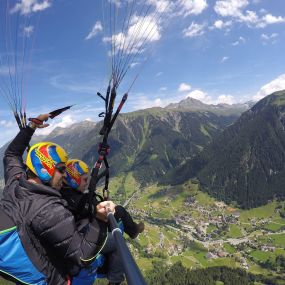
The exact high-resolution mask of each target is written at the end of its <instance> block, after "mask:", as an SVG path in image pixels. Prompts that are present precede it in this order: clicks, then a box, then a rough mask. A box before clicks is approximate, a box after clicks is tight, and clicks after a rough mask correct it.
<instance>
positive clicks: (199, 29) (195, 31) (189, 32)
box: [183, 22, 205, 38]
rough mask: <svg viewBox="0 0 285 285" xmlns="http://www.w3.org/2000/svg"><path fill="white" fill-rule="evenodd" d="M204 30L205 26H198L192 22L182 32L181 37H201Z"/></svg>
mask: <svg viewBox="0 0 285 285" xmlns="http://www.w3.org/2000/svg"><path fill="white" fill-rule="evenodd" d="M204 28H205V24H201V25H199V24H197V23H195V22H192V23H191V25H190V26H189V27H188V28H186V29H184V30H183V35H184V37H186V38H193V37H198V36H202V35H203V34H204V33H205V31H204Z"/></svg>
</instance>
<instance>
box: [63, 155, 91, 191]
mask: <svg viewBox="0 0 285 285" xmlns="http://www.w3.org/2000/svg"><path fill="white" fill-rule="evenodd" d="M88 173H89V167H88V165H87V164H86V163H85V162H83V161H82V160H79V159H69V160H68V161H67V163H66V177H65V181H66V183H67V184H68V185H69V186H70V187H72V188H73V189H77V188H78V187H79V185H80V183H81V176H82V175H83V174H88Z"/></svg>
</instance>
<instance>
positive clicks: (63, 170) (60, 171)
mask: <svg viewBox="0 0 285 285" xmlns="http://www.w3.org/2000/svg"><path fill="white" fill-rule="evenodd" d="M55 168H56V169H57V171H58V172H59V173H61V174H65V172H66V166H65V165H61V166H57V165H56V166H55Z"/></svg>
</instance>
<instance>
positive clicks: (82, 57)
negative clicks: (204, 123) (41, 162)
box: [0, 0, 285, 145]
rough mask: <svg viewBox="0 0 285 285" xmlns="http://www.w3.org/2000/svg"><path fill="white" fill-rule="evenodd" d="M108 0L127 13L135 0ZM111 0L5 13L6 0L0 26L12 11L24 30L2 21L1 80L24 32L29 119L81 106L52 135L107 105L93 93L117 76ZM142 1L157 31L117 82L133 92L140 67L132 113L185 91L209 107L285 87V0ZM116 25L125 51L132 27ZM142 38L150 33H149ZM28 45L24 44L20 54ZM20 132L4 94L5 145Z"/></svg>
mask: <svg viewBox="0 0 285 285" xmlns="http://www.w3.org/2000/svg"><path fill="white" fill-rule="evenodd" d="M110 1H112V2H113V3H112V5H113V6H112V7H118V8H117V10H116V11H117V13H118V14H116V15H119V16H118V19H120V16H123V15H125V14H126V5H130V3H131V2H132V1H133V0H129V4H126V3H127V0H124V1H121V0H110ZM110 1H109V0H104V1H103V10H102V3H101V0H81V1H78V0H57V1H55V0H21V1H20V0H18V1H16V0H9V3H10V4H9V5H10V6H9V9H8V12H7V9H6V0H1V1H0V9H1V15H0V24H1V26H2V27H4V26H6V25H7V22H6V21H5V17H4V15H5V14H7V15H8V17H9V21H10V23H11V27H12V28H11V30H12V31H16V30H17V29H13V28H14V27H15V26H18V34H17V36H15V33H14V34H13V32H12V33H10V34H11V37H10V38H11V39H10V40H7V35H5V32H4V31H3V29H2V28H1V31H0V48H1V49H0V58H2V61H1V62H0V79H2V81H1V80H0V84H4V83H3V81H6V82H7V80H8V82H9V76H8V75H9V74H8V68H7V61H5V60H3V59H5V58H6V59H7V56H6V57H5V55H7V54H9V55H12V54H13V53H15V49H14V47H15V45H14V44H12V45H10V44H7V41H8V43H10V42H13V43H15V38H18V45H19V46H20V47H21V44H19V43H21V41H22V40H23V38H25V39H26V41H27V48H26V50H27V52H26V53H25V55H26V60H25V61H24V64H23V74H24V76H23V96H24V97H25V100H26V102H27V114H28V116H35V115H37V114H39V113H43V112H48V111H51V110H53V109H56V108H59V107H63V106H65V105H69V104H76V106H75V107H74V108H73V109H72V110H71V111H68V112H66V113H64V114H63V115H61V116H60V117H59V118H57V119H55V120H54V121H52V122H51V127H50V128H48V129H46V130H45V132H49V131H51V130H52V129H54V128H55V127H56V126H62V127H67V126H69V125H70V124H72V123H75V122H78V121H82V120H85V119H90V120H98V119H97V116H98V114H99V113H100V112H101V111H103V109H102V108H103V105H102V102H101V100H100V99H99V98H98V97H96V92H97V91H101V92H103V93H104V92H105V91H104V90H105V89H106V86H107V82H108V78H109V76H110V40H111V37H110V27H109V26H110V24H109V23H110V22H109V18H110V14H109V13H108V11H109V10H108V9H109V2H110ZM134 2H136V4H137V5H138V6H134V7H137V11H136V13H134V15H136V16H137V17H136V18H135V17H134V18H133V19H132V21H131V22H132V23H131V24H130V25H129V28H130V29H131V28H132V24H133V25H135V23H136V21H137V24H139V23H140V21H141V19H140V17H139V15H140V14H139V8H140V7H141V6H140V2H141V1H140V0H135V1H134ZM143 3H144V5H146V7H147V6H148V7H150V10H148V11H152V12H150V13H149V14H148V16H149V17H148V18H147V19H146V21H145V22H144V25H145V27H146V29H150V27H151V33H150V34H151V35H152V37H149V38H147V37H145V43H146V44H145V46H144V47H145V48H144V49H142V51H141V52H139V53H138V56H137V57H136V60H134V61H133V62H132V63H133V64H132V66H131V68H130V72H129V73H128V74H127V76H126V77H125V78H124V80H123V82H122V84H121V87H120V89H119V94H118V96H120V95H121V94H122V93H124V92H126V91H127V90H128V88H129V86H130V85H131V83H132V81H133V79H134V77H135V75H136V74H137V73H138V72H139V71H141V72H140V75H139V77H138V79H137V81H136V82H135V85H134V86H133V88H132V89H131V91H130V92H129V99H128V102H127V103H126V106H125V107H124V111H125V112H126V111H133V110H137V109H143V108H148V107H152V106H161V107H164V106H166V105H167V104H169V103H171V102H178V101H180V100H182V99H184V98H186V97H187V96H191V97H193V98H196V99H199V100H201V101H203V102H205V103H209V104H218V103H229V104H233V103H239V102H245V101H248V100H258V99H261V98H262V97H264V96H266V95H268V94H270V93H271V92H273V91H275V90H280V89H285V70H284V69H285V67H284V66H285V57H284V48H285V29H284V28H285V5H284V0H270V1H269V0H176V1H173V0H172V1H169V0H144V1H143ZM129 7H130V6H129ZM103 11H104V12H103ZM155 11H156V12H155ZM154 13H156V14H154ZM17 15H19V16H17ZM153 15H158V16H156V17H155V16H153ZM103 16H104V17H103ZM113 18H114V17H113ZM17 19H19V20H18V22H17ZM26 19H28V21H27V20H26ZM104 20H105V21H104ZM113 20H114V19H113ZM16 23H17V24H16ZM116 23H117V26H116V29H115V31H114V32H113V35H112V36H113V37H114V38H113V39H115V41H116V43H117V50H119V49H120V48H119V47H120V45H119V44H118V43H123V41H124V40H125V41H128V38H130V37H131V36H132V33H131V31H130V29H125V30H124V32H123V33H122V23H120V20H117V22H116ZM147 23H149V25H148V24H147ZM144 25H143V26H142V27H144ZM142 30H143V29H141V30H140V31H139V33H143V31H142ZM23 35H25V36H23ZM138 39H144V37H143V35H142V37H141V38H139V37H138ZM138 41H139V40H138ZM22 50H23V49H21V48H19V50H18V51H17V54H18V57H19V58H21V52H22ZM131 53H132V52H129V54H131ZM117 54H118V53H117ZM126 54H128V51H125V55H126ZM146 59H147V60H146ZM18 61H19V60H18ZM11 72H12V73H13V70H12V71H11ZM20 76H21V75H20ZM21 86H22V85H21ZM16 132H17V127H16V124H15V123H14V118H13V115H12V112H11V111H10V109H9V107H8V105H7V102H6V101H5V100H4V99H3V98H2V97H1V96H0V145H3V144H4V143H5V142H7V141H8V140H9V139H11V138H12V137H13V136H14V135H15V134H16Z"/></svg>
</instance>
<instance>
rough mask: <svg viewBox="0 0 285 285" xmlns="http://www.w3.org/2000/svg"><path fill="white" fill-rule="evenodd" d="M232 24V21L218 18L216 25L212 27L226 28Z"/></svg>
mask: <svg viewBox="0 0 285 285" xmlns="http://www.w3.org/2000/svg"><path fill="white" fill-rule="evenodd" d="M231 25H232V21H226V22H224V21H222V20H217V21H215V23H214V25H213V26H212V27H211V28H212V29H219V30H222V29H226V28H229V27H230V26H231Z"/></svg>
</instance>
